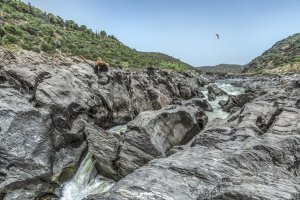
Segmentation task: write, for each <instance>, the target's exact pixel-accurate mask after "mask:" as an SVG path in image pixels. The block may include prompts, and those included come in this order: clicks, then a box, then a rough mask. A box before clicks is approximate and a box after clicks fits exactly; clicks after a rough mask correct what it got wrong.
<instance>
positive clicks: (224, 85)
mask: <svg viewBox="0 0 300 200" xmlns="http://www.w3.org/2000/svg"><path fill="white" fill-rule="evenodd" d="M234 81H235V80H221V81H216V82H215V84H216V85H217V86H218V87H219V88H220V89H222V90H224V91H225V92H226V93H227V94H229V95H239V94H241V93H243V92H244V91H245V89H244V88H242V87H237V86H234V85H232V84H230V83H232V82H234ZM202 93H203V94H204V96H205V98H206V99H207V100H208V91H207V86H206V87H205V88H204V90H203V91H202ZM227 99H228V96H227V95H223V96H217V97H216V99H215V100H213V101H209V100H208V102H209V104H210V105H211V107H212V109H213V111H212V112H208V111H207V112H205V114H206V115H207V117H208V119H209V121H212V120H214V119H216V118H220V119H226V118H227V117H228V116H229V113H228V112H225V111H223V110H222V108H221V106H220V105H219V102H220V101H221V100H227Z"/></svg>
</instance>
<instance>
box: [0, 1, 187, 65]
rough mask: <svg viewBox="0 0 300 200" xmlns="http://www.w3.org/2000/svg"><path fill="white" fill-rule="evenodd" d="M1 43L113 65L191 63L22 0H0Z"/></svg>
mask: <svg viewBox="0 0 300 200" xmlns="http://www.w3.org/2000/svg"><path fill="white" fill-rule="evenodd" d="M0 39H1V40H0V45H1V46H4V47H9V48H21V49H25V50H30V51H35V52H46V53H48V54H61V53H62V54H65V55H67V56H82V57H84V58H86V59H90V60H97V59H98V58H101V59H102V60H104V61H106V62H107V63H109V64H110V65H111V66H122V67H125V68H126V67H134V68H143V67H146V66H156V67H160V68H167V69H175V70H185V69H187V68H191V66H190V65H188V64H186V63H183V62H181V61H180V60H178V59H175V58H173V57H171V56H168V55H164V54H160V53H144V52H139V51H136V50H135V49H132V48H130V47H128V46H126V45H124V44H123V43H121V42H120V41H119V40H118V39H117V38H116V37H115V36H113V35H108V34H107V33H106V32H105V31H96V32H93V31H92V30H91V29H88V28H87V27H86V26H85V25H81V26H80V25H78V24H77V23H75V22H74V21H72V20H63V19H62V18H61V17H59V16H55V15H53V14H51V13H45V12H43V11H41V10H39V9H37V8H35V7H33V6H31V5H30V4H28V5H27V4H25V3H23V2H21V1H19V0H10V1H8V0H0Z"/></svg>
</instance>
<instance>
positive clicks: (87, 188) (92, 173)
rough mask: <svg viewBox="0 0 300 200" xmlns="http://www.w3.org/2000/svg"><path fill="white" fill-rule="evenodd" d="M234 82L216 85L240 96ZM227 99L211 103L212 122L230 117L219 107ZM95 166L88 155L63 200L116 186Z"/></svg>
mask: <svg viewBox="0 0 300 200" xmlns="http://www.w3.org/2000/svg"><path fill="white" fill-rule="evenodd" d="M233 81H234V80H225V81H216V84H217V86H218V87H219V88H221V89H222V90H224V91H225V92H226V93H228V94H230V95H238V94H241V93H243V92H244V89H243V88H241V87H236V86H233V85H232V84H230V83H232V82H233ZM203 94H204V96H205V98H206V99H207V96H208V92H207V89H206V87H205V88H204V91H203ZM227 98H228V97H227V96H226V95H224V96H218V97H216V100H214V101H209V103H210V105H211V106H212V108H213V111H212V112H206V115H207V116H208V118H209V120H210V121H211V120H213V119H215V118H221V119H226V118H227V117H228V116H229V113H227V112H224V111H223V110H222V109H221V106H220V105H219V101H220V100H226V99H227ZM126 128H127V126H126V125H121V126H116V127H113V128H111V129H109V130H108V131H109V132H111V133H112V134H120V133H121V132H124V131H126ZM95 164H96V161H95V159H94V158H93V156H92V155H91V154H90V153H87V155H86V157H85V158H84V159H83V161H82V163H81V165H80V167H79V168H78V170H77V173H76V174H75V175H74V177H73V178H72V179H71V180H69V181H68V182H66V183H65V184H64V185H63V188H62V196H61V200H82V199H83V198H84V197H86V196H88V195H92V194H99V193H104V192H106V191H108V190H109V189H110V188H111V187H112V186H113V185H114V184H115V182H114V181H113V180H111V179H108V178H105V177H103V176H101V175H99V174H98V173H97V170H96V167H95Z"/></svg>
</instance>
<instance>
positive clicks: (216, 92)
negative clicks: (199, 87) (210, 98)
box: [207, 83, 227, 96]
mask: <svg viewBox="0 0 300 200" xmlns="http://www.w3.org/2000/svg"><path fill="white" fill-rule="evenodd" d="M207 90H208V94H214V95H215V96H222V95H225V94H227V93H226V92H225V91H224V90H222V89H220V88H219V87H218V86H217V85H216V84H215V83H213V84H209V85H208V86H207Z"/></svg>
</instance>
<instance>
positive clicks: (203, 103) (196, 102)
mask: <svg viewBox="0 0 300 200" xmlns="http://www.w3.org/2000/svg"><path fill="white" fill-rule="evenodd" d="M181 104H182V105H184V106H199V107H200V108H201V109H203V110H204V111H209V112H212V111H213V109H212V107H211V105H210V104H209V103H208V101H207V100H206V99H202V98H193V99H190V100H187V101H182V102H181Z"/></svg>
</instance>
